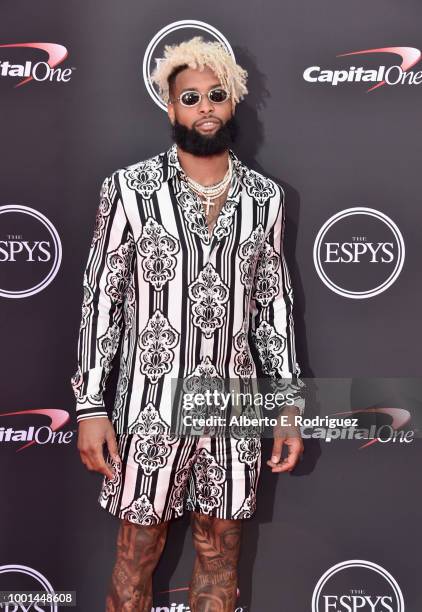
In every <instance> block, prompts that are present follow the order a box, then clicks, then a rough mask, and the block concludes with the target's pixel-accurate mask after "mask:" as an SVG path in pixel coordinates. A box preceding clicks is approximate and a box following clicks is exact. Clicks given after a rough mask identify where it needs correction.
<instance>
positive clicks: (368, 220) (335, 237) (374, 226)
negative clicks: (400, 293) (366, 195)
mask: <svg viewBox="0 0 422 612" xmlns="http://www.w3.org/2000/svg"><path fill="white" fill-rule="evenodd" d="M404 257H405V248H404V240H403V236H402V234H401V232H400V230H399V228H398V227H397V225H396V224H395V223H394V221H392V219H390V218H389V217H388V216H387V215H385V214H384V213H382V212H380V211H378V210H375V209H373V208H366V207H364V206H357V207H354V208H347V209H345V210H342V211H340V212H338V213H336V214H335V215H333V216H332V217H330V218H329V219H328V221H326V222H325V223H324V225H323V226H322V227H321V229H320V230H319V232H318V234H317V237H316V239H315V243H314V250H313V258H314V265H315V269H316V271H317V273H318V276H319V277H320V279H321V280H322V282H323V283H324V284H325V285H326V286H327V287H328V288H329V289H331V291H334V292H335V293H338V295H342V296H343V297H347V298H353V299H365V298H370V297H374V296H375V295H378V294H380V293H382V292H383V291H385V290H386V289H388V288H389V287H391V285H392V284H393V283H394V282H395V281H396V280H397V278H398V276H399V274H400V272H401V269H402V267H403V263H404Z"/></svg>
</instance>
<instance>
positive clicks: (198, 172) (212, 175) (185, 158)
mask: <svg viewBox="0 0 422 612" xmlns="http://www.w3.org/2000/svg"><path fill="white" fill-rule="evenodd" d="M177 157H178V158H179V163H180V165H181V167H182V170H183V172H184V173H185V174H186V175H187V176H189V177H190V178H192V179H193V180H194V181H196V182H197V183H200V184H201V185H204V186H207V185H212V184H214V183H218V181H221V179H222V178H223V176H224V175H225V174H226V172H227V169H228V167H229V152H228V150H227V151H223V152H222V153H218V154H216V155H209V156H207V157H200V156H198V155H192V153H187V152H186V151H183V149H181V148H180V147H179V146H178V147H177Z"/></svg>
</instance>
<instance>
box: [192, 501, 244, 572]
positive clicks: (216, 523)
mask: <svg viewBox="0 0 422 612" xmlns="http://www.w3.org/2000/svg"><path fill="white" fill-rule="evenodd" d="M241 526H242V524H241V521H240V520H225V519H218V518H215V517H210V516H206V515H203V514H200V513H196V512H192V539H193V545H194V548H195V550H196V553H197V555H198V558H199V560H200V561H201V560H203V561H205V562H207V564H209V563H210V562H212V561H214V562H215V563H217V562H218V561H219V562H220V563H222V562H223V563H224V565H226V566H229V565H233V566H236V564H237V561H238V556H239V550H240V539H241Z"/></svg>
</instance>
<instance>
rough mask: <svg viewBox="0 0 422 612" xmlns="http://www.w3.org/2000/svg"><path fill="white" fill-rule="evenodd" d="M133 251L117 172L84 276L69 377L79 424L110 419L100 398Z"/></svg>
mask: <svg viewBox="0 0 422 612" xmlns="http://www.w3.org/2000/svg"><path fill="white" fill-rule="evenodd" d="M134 252H135V244H134V240H133V236H132V232H131V228H130V225H129V221H128V219H127V217H126V212H125V210H124V207H123V203H122V198H121V194H120V191H119V182H118V173H117V172H115V173H114V174H112V175H111V176H109V177H106V178H105V179H104V181H103V183H102V185H101V190H100V203H99V207H98V209H97V214H96V221H95V228H94V232H93V237H92V241H91V246H90V250H89V254H88V261H87V264H86V267H85V270H84V273H83V301H82V316H81V324H80V329H79V337H78V348H77V369H76V372H75V373H74V374H73V376H72V377H71V385H72V388H73V392H74V395H75V398H76V420H77V422H80V421H81V420H83V419H89V418H94V417H108V414H107V411H106V408H105V404H104V400H103V393H104V391H105V384H106V381H107V378H108V375H109V373H110V371H111V367H112V366H111V362H112V360H113V357H114V355H115V353H116V351H117V348H118V346H119V342H120V337H121V333H122V329H123V322H124V313H123V302H124V297H125V292H126V288H127V284H128V281H129V278H130V274H131V269H132V264H133V260H134Z"/></svg>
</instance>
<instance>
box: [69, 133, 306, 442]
mask: <svg viewBox="0 0 422 612" xmlns="http://www.w3.org/2000/svg"><path fill="white" fill-rule="evenodd" d="M229 155H230V157H231V159H232V161H233V169H234V172H233V177H232V181H231V184H230V187H229V193H228V197H227V201H226V202H225V204H224V206H223V207H222V209H221V211H220V213H219V216H218V218H217V221H216V223H215V225H214V228H213V230H212V232H211V235H210V233H209V230H208V227H207V224H206V217H205V212H204V210H203V204H202V202H201V200H200V198H199V197H198V196H196V195H195V194H194V193H193V192H192V191H191V190H190V189H189V188H188V186H187V184H186V182H185V180H184V179H183V176H181V173H182V169H181V166H180V163H179V159H178V156H177V146H176V144H173V145H172V146H171V147H170V148H169V149H168V150H167V151H165V152H162V153H159V154H158V155H156V156H155V157H151V158H149V159H147V160H145V161H141V162H137V163H135V164H132V165H129V166H127V167H124V168H121V169H119V170H116V171H115V172H113V173H112V174H111V175H110V176H108V177H106V178H105V179H104V181H103V183H102V186H101V192H100V204H99V208H98V212H97V216H96V225H95V229H94V234H93V238H92V243H91V247H90V251H89V255H88V261H87V264H86V268H85V271H84V275H83V303H82V318H81V324H80V330H79V339H78V351H77V353H78V366H77V370H76V372H75V373H74V374H73V376H72V378H71V384H72V388H73V391H74V394H75V397H76V417H77V421H78V422H79V421H81V420H82V419H88V418H93V417H99V416H103V417H107V416H108V415H107V411H106V409H105V405H104V400H103V393H104V390H105V385H106V381H107V378H108V375H109V373H110V371H111V367H112V360H113V357H114V356H115V354H116V351H117V349H118V347H119V345H120V346H121V348H120V362H119V363H120V365H119V376H118V384H117V391H116V396H115V401H114V408H113V413H112V417H111V418H112V422H113V425H114V427H115V429H116V431H117V432H128V431H129V432H130V431H134V430H135V427H136V425H137V424H139V423H140V422H141V421H143V419H144V416H145V414H146V412H145V411H147V413H148V415H149V417H150V419H152V420H153V421H156V422H160V423H161V424H162V423H163V422H164V423H167V424H168V423H169V418H168V417H169V409H170V408H169V406H170V400H169V397H170V395H169V394H170V387H171V379H183V380H186V379H189V377H190V376H196V377H198V376H200V377H206V378H211V379H213V378H216V379H217V380H219V379H236V378H237V379H239V378H240V379H248V378H251V377H256V376H257V375H258V374H257V372H258V370H257V366H258V365H259V368H260V370H259V371H261V372H263V373H264V375H265V376H266V377H269V378H270V379H273V380H275V381H276V380H277V379H280V378H282V379H283V380H284V379H286V378H287V379H289V380H290V381H291V382H292V383H293V384H292V385H291V387H290V389H293V390H294V391H295V392H296V395H295V398H296V399H295V405H296V406H297V407H298V408H299V410H300V414H302V413H303V411H304V400H303V397H302V394H301V392H300V389H301V387H302V386H304V383H303V381H301V380H300V378H299V376H300V373H301V371H300V368H299V365H298V362H297V360H296V352H295V339H294V323H293V313H292V306H293V290H292V285H291V280H290V276H289V271H288V268H287V266H286V262H285V258H284V254H283V232H284V219H285V206H284V201H285V196H284V191H283V189H282V187H281V186H280V185H278V184H277V183H276V182H274V181H273V180H271V179H270V178H267V177H265V176H263V175H262V174H260V173H258V172H256V171H254V170H252V169H250V168H248V167H247V166H246V165H245V164H244V163H242V162H241V161H240V160H239V159H238V157H237V156H236V155H235V153H234V152H233V151H232V150H231V149H230V150H229ZM253 354H254V355H255V356H253Z"/></svg>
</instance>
